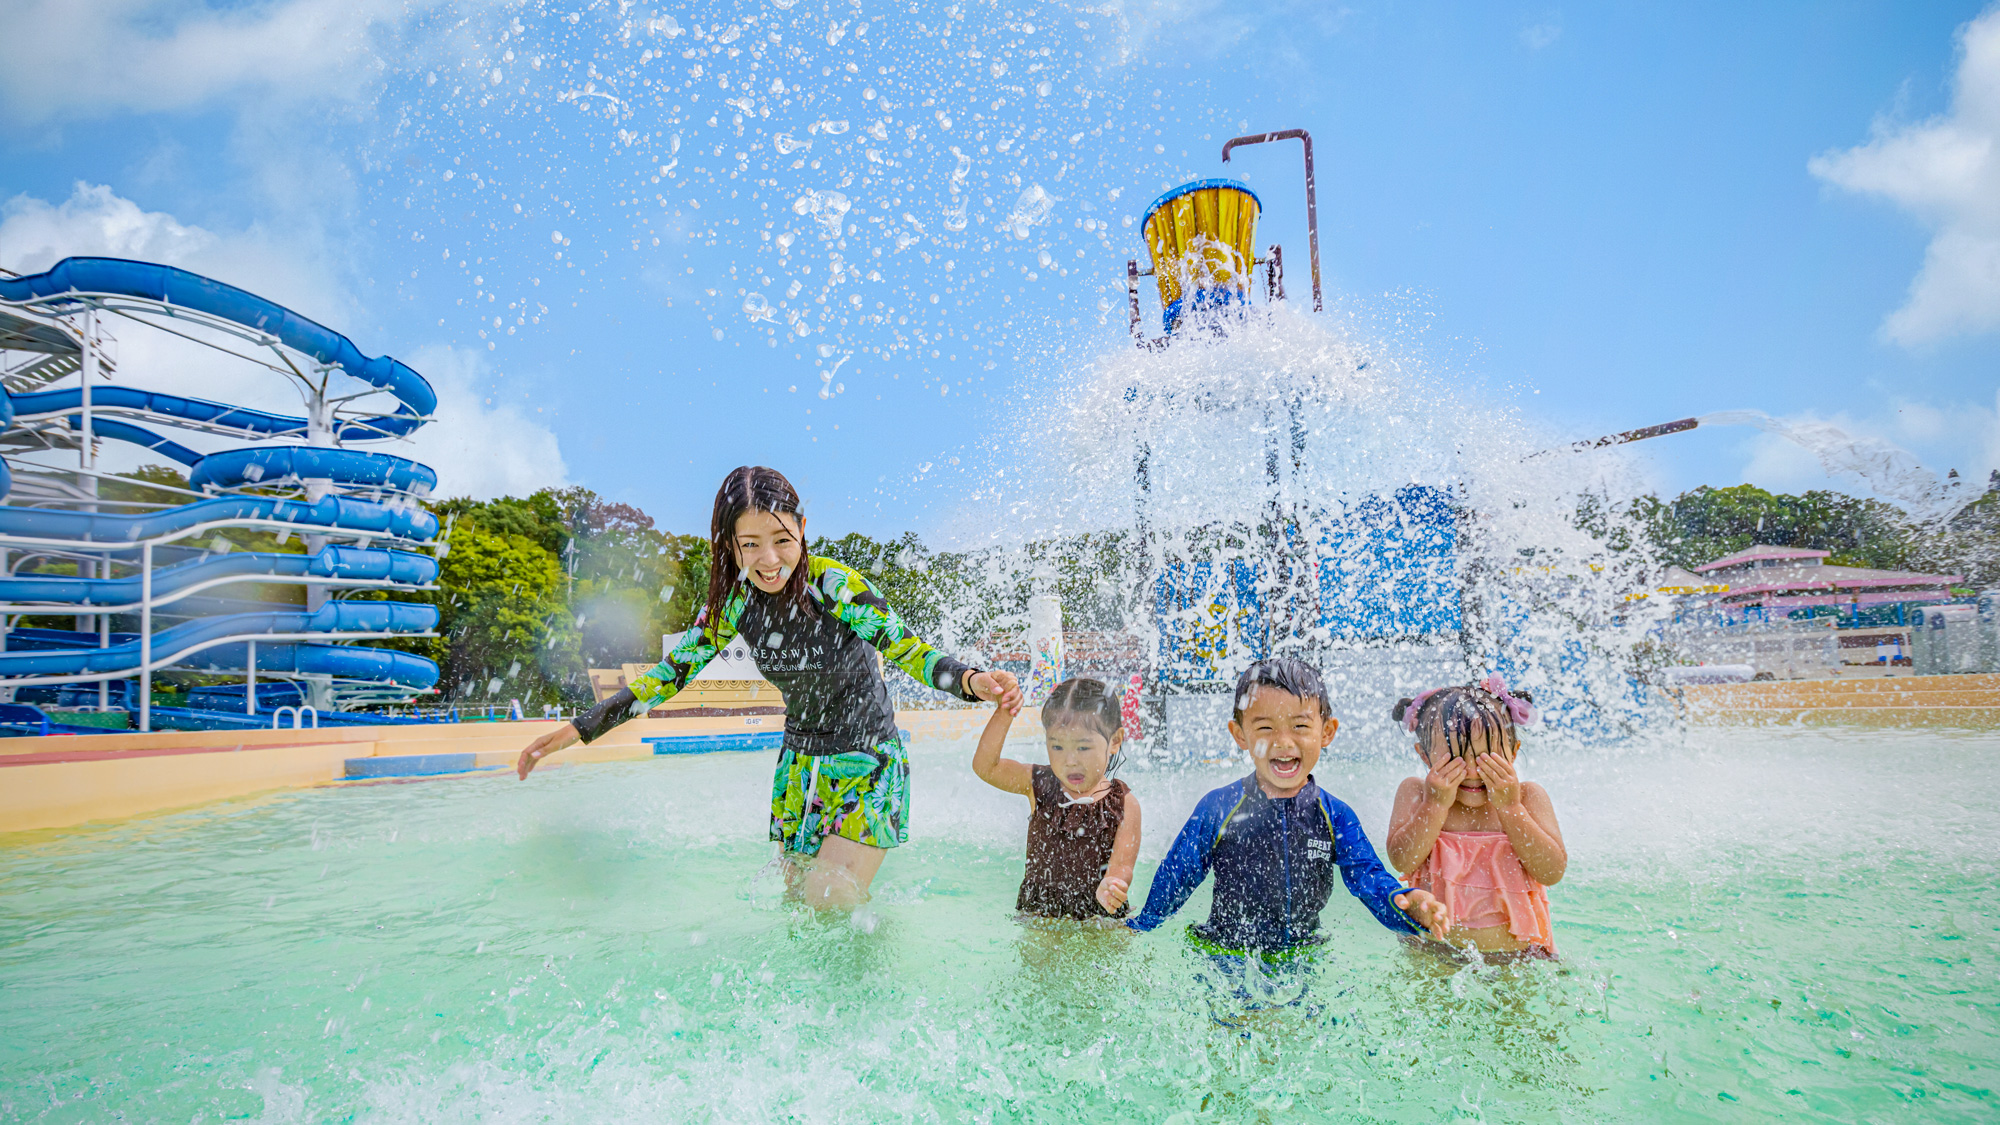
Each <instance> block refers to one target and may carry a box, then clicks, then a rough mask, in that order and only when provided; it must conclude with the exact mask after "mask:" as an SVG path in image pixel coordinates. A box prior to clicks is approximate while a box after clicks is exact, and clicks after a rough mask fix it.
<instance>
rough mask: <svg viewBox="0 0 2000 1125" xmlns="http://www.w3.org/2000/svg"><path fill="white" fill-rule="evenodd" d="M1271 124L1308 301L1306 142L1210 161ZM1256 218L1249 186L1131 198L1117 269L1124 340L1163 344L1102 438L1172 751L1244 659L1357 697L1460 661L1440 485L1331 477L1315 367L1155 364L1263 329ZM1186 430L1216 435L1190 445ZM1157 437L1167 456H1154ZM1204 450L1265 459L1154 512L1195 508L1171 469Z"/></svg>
mask: <svg viewBox="0 0 2000 1125" xmlns="http://www.w3.org/2000/svg"><path fill="white" fill-rule="evenodd" d="M1282 140H1298V141H1299V142H1301V146H1302V149H1303V156H1304V160H1305V188H1306V218H1307V228H1308V231H1309V235H1310V247H1309V249H1310V258H1311V265H1312V281H1313V308H1314V310H1315V311H1317V310H1319V309H1320V307H1321V292H1320V269H1319V232H1318V205H1317V199H1316V197H1315V196H1316V193H1315V187H1316V185H1315V183H1314V174H1313V149H1312V138H1311V137H1310V136H1309V135H1308V134H1307V133H1306V132H1305V131H1304V130H1302V129H1292V130H1285V131H1282V132H1274V133H1260V134H1254V135H1251V136H1245V137H1237V138H1234V139H1232V140H1230V141H1229V142H1228V143H1227V144H1225V145H1224V146H1223V149H1222V158H1223V160H1224V161H1225V162H1227V161H1228V160H1229V158H1230V154H1231V152H1232V151H1233V150H1235V149H1239V148H1242V147H1244V146H1247V145H1255V144H1263V143H1266V142H1272V141H1282ZM1262 216H1263V204H1262V201H1261V200H1260V199H1259V198H1258V196H1257V194H1256V193H1255V192H1254V191H1253V190H1252V189H1251V188H1250V187H1249V186H1248V185H1247V184H1244V183H1240V182H1237V181H1235V180H1225V179H1199V180H1195V181H1193V182H1191V183H1186V184H1182V185H1180V186H1179V187H1175V188H1173V189H1171V190H1169V191H1167V192H1165V193H1164V194H1162V195H1161V196H1160V197H1159V198H1158V199H1157V200H1155V201H1154V202H1153V203H1152V205H1151V206H1149V207H1148V208H1147V209H1146V211H1145V213H1144V216H1143V221H1142V225H1141V234H1142V237H1143V238H1144V241H1145V246H1146V249H1147V253H1148V258H1149V265H1148V267H1147V268H1145V269H1141V268H1140V265H1139V262H1138V261H1137V260H1134V261H1131V262H1128V263H1127V265H1126V283H1127V299H1128V316H1129V323H1130V326H1131V330H1132V333H1133V337H1134V340H1135V342H1136V343H1137V344H1138V346H1139V347H1141V348H1143V349H1146V350H1148V351H1151V352H1156V353H1160V356H1161V358H1160V360H1159V361H1158V362H1159V363H1160V364H1161V369H1162V378H1160V379H1158V380H1152V379H1148V378H1145V377H1143V376H1142V377H1139V378H1137V379H1135V380H1134V381H1133V385H1131V386H1129V387H1127V388H1126V391H1125V395H1124V401H1125V403H1126V404H1127V410H1126V411H1125V412H1124V414H1123V415H1122V419H1123V421H1122V422H1121V425H1123V426H1124V427H1126V429H1125V432H1124V433H1123V434H1122V435H1120V436H1119V438H1118V440H1121V441H1125V442H1129V443H1130V447H1131V450H1132V458H1133V461H1132V464H1133V480H1134V524H1135V530H1136V532H1137V538H1138V541H1139V544H1140V546H1141V550H1140V553H1139V558H1140V560H1141V562H1140V564H1139V565H1140V566H1141V568H1142V574H1141V582H1140V584H1139V586H1140V589H1141V590H1143V591H1145V593H1144V594H1143V595H1142V598H1143V599H1144V601H1145V602H1146V603H1148V604H1143V605H1140V606H1135V607H1134V608H1135V610H1137V613H1136V614H1135V616H1137V617H1139V618H1141V619H1143V620H1144V621H1146V622H1147V624H1148V625H1149V626H1150V631H1151V632H1152V634H1153V636H1154V637H1155V638H1156V641H1157V643H1156V646H1155V647H1154V651H1153V655H1152V661H1153V662H1152V666H1151V668H1150V669H1149V670H1148V672H1149V674H1148V676H1147V695H1148V703H1149V706H1150V707H1151V708H1152V709H1153V714H1154V720H1153V721H1154V722H1155V723H1157V724H1158V729H1159V730H1160V731H1161V732H1162V737H1161V738H1160V740H1159V742H1160V744H1161V745H1162V746H1163V748H1164V749H1165V750H1166V752H1167V753H1169V754H1173V755H1177V756H1179V755H1183V754H1187V753H1193V754H1202V753H1208V752H1210V751H1212V750H1213V745H1212V742H1213V740H1212V738H1210V737H1209V735H1210V734H1212V732H1213V731H1215V730H1219V729H1220V723H1221V721H1222V720H1224V719H1226V718H1227V717H1228V715H1227V712H1228V703H1229V695H1228V692H1229V689H1230V687H1231V685H1232V684H1233V683H1234V680H1235V676H1236V674H1237V673H1238V672H1240V671H1241V670H1242V668H1243V667H1244V666H1245V665H1247V664H1248V663H1249V662H1250V661H1253V660H1257V659H1261V658H1264V657H1268V656H1279V655H1287V656H1298V657H1301V658H1304V659H1306V660H1308V661H1310V662H1312V663H1313V664H1315V665H1316V666H1318V667H1321V668H1322V669H1324V670H1325V671H1326V672H1327V674H1328V676H1329V678H1330V679H1332V680H1333V681H1334V682H1336V683H1337V684H1339V685H1340V687H1341V689H1342V690H1344V691H1347V692H1349V693H1350V694H1351V695H1352V696H1354V697H1360V698H1365V697H1369V696H1389V693H1391V692H1393V691H1397V690H1400V689H1403V688H1405V687H1406V686H1407V684H1409V683H1417V682H1431V683H1436V682H1443V681H1444V680H1445V679H1448V678H1451V677H1455V676H1457V675H1459V674H1460V669H1461V667H1462V666H1463V665H1464V664H1465V662H1466V660H1465V654H1464V652H1463V650H1462V639H1463V634H1464V628H1463V613H1462V609H1461V604H1462V594H1461V582H1462V579H1463V575H1462V573H1461V570H1462V567H1461V565H1460V560H1459V555H1460V550H1461V546H1462V540H1463V534H1462V529H1461V526H1460V513H1459V512H1458V511H1457V506H1456V502H1455V501H1454V499H1453V497H1452V496H1451V495H1450V494H1449V493H1448V492H1446V491H1444V490H1442V489H1439V488H1435V487H1430V486H1427V485H1420V484H1414V483H1409V484H1404V485H1402V486H1394V485H1391V486H1388V487H1380V486H1376V487H1368V486H1361V487H1355V488H1352V489H1350V485H1351V484H1354V483H1355V482H1350V481H1347V480H1344V479H1341V478H1340V477H1339V474H1338V472H1334V473H1333V475H1331V476H1330V475H1329V466H1331V465H1333V464H1337V463H1339V462H1338V461H1337V459H1335V458H1334V457H1333V456H1332V451H1330V450H1327V451H1323V450H1320V449H1318V448H1316V447H1315V445H1314V442H1313V439H1312V433H1313V432H1315V431H1314V430H1313V428H1312V427H1313V425H1315V424H1318V425H1322V426H1323V425H1324V421H1323V419H1324V417H1325V416H1326V414H1327V411H1328V410H1329V409H1332V408H1333V407H1332V406H1331V404H1330V400H1328V399H1327V398H1326V397H1325V396H1326V395H1327V394H1329V393H1330V392H1329V391H1328V390H1327V389H1326V384H1325V383H1324V382H1323V381H1321V380H1316V379H1315V378H1313V377H1309V376H1307V375H1304V374H1302V375H1301V376H1300V377H1299V378H1297V379H1296V380H1287V379H1276V380H1272V381H1268V382H1263V381H1257V379H1253V380H1252V381H1251V382H1241V381H1236V382H1231V381H1229V380H1225V381H1224V383H1217V384H1210V383H1190V382H1187V381H1186V380H1185V378H1184V377H1183V376H1167V375H1166V374H1165V372H1166V371H1167V370H1168V369H1170V368H1171V369H1173V370H1176V371H1182V372H1185V371H1187V370H1190V369H1191V368H1190V367H1189V365H1188V364H1186V363H1179V362H1175V361H1173V360H1172V359H1171V358H1170V356H1171V353H1167V352H1165V351H1163V349H1167V348H1169V347H1172V346H1174V345H1175V343H1176V341H1183V342H1182V343H1181V344H1180V345H1179V346H1181V347H1199V346H1201V345H1200V342H1199V341H1198V340H1189V339H1188V338H1189V337H1190V336H1196V335H1198V336H1199V337H1200V338H1201V339H1203V340H1206V339H1210V338H1214V337H1220V336H1226V335H1230V334H1233V333H1235V332H1237V331H1239V330H1243V331H1261V329H1258V328H1255V327H1254V326H1253V325H1252V324H1251V321H1252V320H1254V319H1255V318H1248V317H1247V316H1246V314H1247V312H1248V308H1249V304H1250V298H1251V291H1252V290H1253V289H1255V288H1261V289H1262V294H1261V296H1262V298H1263V299H1264V300H1265V301H1270V302H1276V301H1282V300H1284V299H1285V278H1284V251H1283V249H1282V247H1280V246H1278V245H1276V244H1275V243H1274V244H1272V245H1269V246H1267V247H1266V248H1265V250H1264V253H1263V254H1262V256H1258V255H1257V254H1256V253H1255V247H1256V237H1257V223H1258V221H1259V219H1260V218H1262ZM1260 267H1261V269H1262V273H1263V276H1262V278H1261V279H1259V278H1258V277H1257V271H1258V269H1259V268H1260ZM1148 276H1150V277H1152V278H1153V279H1154V282H1155V284H1156V286H1157V287H1158V291H1159V301H1160V316H1161V325H1162V328H1163V330H1164V335H1161V336H1159V337H1156V338H1151V339H1149V338H1147V337H1146V335H1145V334H1144V333H1143V332H1142V331H1141V328H1140V325H1141V320H1142V317H1141V312H1140V301H1139V296H1140V295H1139V283H1138V279H1139V278H1141V277H1148ZM1259 280H1261V282H1262V284H1261V286H1258V285H1257V284H1256V283H1257V282H1258V281H1259ZM1356 361H1357V363H1358V364H1359V366H1358V367H1357V370H1359V369H1360V368H1361V367H1365V366H1366V363H1365V360H1362V358H1361V357H1358V356H1357V357H1356ZM1196 366H1197V367H1198V361H1197V363H1196ZM1260 378H1261V377H1260ZM1253 386H1254V387H1256V388H1258V389H1256V390H1254V391H1253V390H1250V389H1249V388H1251V387H1253ZM1310 419H1321V421H1320V422H1318V423H1313V422H1310V421H1309V420H1310ZM1225 434H1235V435H1254V436H1251V437H1249V438H1248V443H1249V444H1250V445H1254V446H1256V447H1257V448H1254V449H1253V448H1249V447H1247V446H1237V445H1229V446H1227V447H1226V448H1225V446H1224V445H1223V444H1219V443H1221V442H1223V441H1225V440H1232V439H1225V438H1224V437H1222V435H1225ZM1200 435H1208V436H1207V437H1203V436H1200ZM1190 440H1193V441H1196V442H1211V443H1218V444H1213V445H1212V446H1210V445H1204V446H1203V447H1202V449H1201V452H1200V453H1198V454H1190V453H1189V452H1188V451H1187V447H1188V442H1189V441H1190ZM1162 442H1164V443H1165V444H1161V443H1162ZM1163 449H1164V450H1176V451H1178V452H1177V454H1176V455H1175V456H1174V457H1172V458H1171V459H1169V460H1162V459H1159V458H1156V456H1155V454H1156V452H1157V451H1158V450H1163ZM1204 456H1205V457H1211V458H1225V459H1228V460H1230V461H1232V462H1233V463H1239V464H1249V463H1250V462H1251V459H1253V458H1254V459H1255V461H1256V462H1259V463H1260V467H1261V470H1262V471H1261V473H1258V474H1257V476H1258V477H1259V478H1261V479H1260V480H1259V484H1258V486H1257V491H1256V492H1252V493H1249V494H1240V493H1239V494H1233V495H1234V499H1235V503H1233V504H1232V505H1230V506H1228V508H1227V510H1225V509H1218V508H1215V507H1212V506H1203V505H1201V504H1195V505H1193V509H1195V510H1201V511H1205V512H1207V513H1208V514H1207V515H1204V516H1200V517H1198V518H1196V519H1195V520H1193V521H1192V522H1191V521H1190V520H1189V519H1188V518H1187V517H1186V516H1184V515H1178V514H1169V513H1182V512H1188V511H1190V510H1191V509H1190V505H1189V504H1188V502H1187V501H1188V490H1190V489H1192V490H1193V491H1194V492H1195V493H1201V492H1204V491H1205V490H1207V489H1208V488H1210V487H1211V485H1210V484H1209V483H1208V482H1205V481H1202V480H1199V479H1196V477H1197V476H1198V474H1196V475H1194V476H1191V475H1190V474H1189V473H1188V471H1187V463H1188V462H1190V461H1191V460H1197V459H1199V458H1200V457H1204ZM1232 479H1234V480H1236V481H1238V482H1240V483H1241V484H1244V485H1248V484H1249V483H1250V480H1249V479H1248V478H1245V477H1235V478H1232ZM1389 697H1390V698H1393V696H1389ZM1204 732H1207V733H1204ZM1204 740H1206V741H1204Z"/></svg>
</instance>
